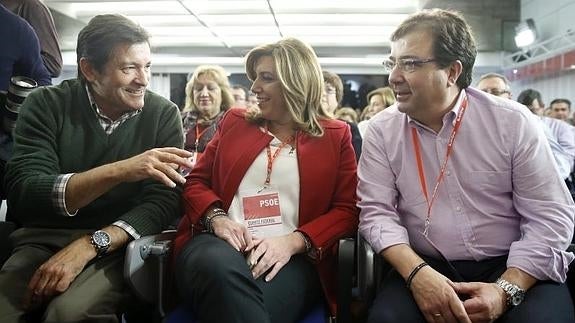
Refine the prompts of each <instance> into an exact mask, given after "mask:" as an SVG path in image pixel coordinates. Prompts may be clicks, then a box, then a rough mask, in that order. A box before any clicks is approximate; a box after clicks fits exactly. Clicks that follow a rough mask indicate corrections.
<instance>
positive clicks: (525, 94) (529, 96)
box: [517, 89, 543, 107]
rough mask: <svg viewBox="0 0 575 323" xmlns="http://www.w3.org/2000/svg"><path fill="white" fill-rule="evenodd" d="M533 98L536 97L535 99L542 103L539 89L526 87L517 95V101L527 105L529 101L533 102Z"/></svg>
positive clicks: (529, 103) (529, 104)
mask: <svg viewBox="0 0 575 323" xmlns="http://www.w3.org/2000/svg"><path fill="white" fill-rule="evenodd" d="M535 99H537V101H539V103H541V105H543V100H542V99H541V93H539V91H536V90H533V89H527V90H523V91H522V92H521V93H519V96H517V102H519V103H521V104H523V105H524V106H527V107H529V106H531V103H533V101H535Z"/></svg>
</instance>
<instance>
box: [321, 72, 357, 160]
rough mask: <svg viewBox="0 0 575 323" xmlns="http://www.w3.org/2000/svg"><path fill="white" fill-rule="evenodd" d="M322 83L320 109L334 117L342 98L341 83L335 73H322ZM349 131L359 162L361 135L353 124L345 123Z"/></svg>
mask: <svg viewBox="0 0 575 323" xmlns="http://www.w3.org/2000/svg"><path fill="white" fill-rule="evenodd" d="M323 81H324V83H325V87H324V91H323V96H322V98H321V104H322V107H323V108H324V109H325V110H326V111H327V112H328V113H329V114H332V115H334V116H335V115H336V111H337V108H338V107H339V106H340V104H341V99H342V98H343V82H342V81H341V78H339V76H338V75H337V74H335V73H332V72H329V71H323ZM346 123H347V124H348V125H349V128H350V129H351V144H352V145H353V150H354V151H355V158H356V160H359V156H360V155H361V135H360V134H359V129H357V125H356V124H355V122H346Z"/></svg>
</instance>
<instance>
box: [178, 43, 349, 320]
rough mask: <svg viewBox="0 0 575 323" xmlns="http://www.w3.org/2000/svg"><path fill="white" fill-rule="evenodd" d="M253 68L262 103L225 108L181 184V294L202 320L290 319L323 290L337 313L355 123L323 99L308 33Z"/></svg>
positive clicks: (273, 47) (269, 47) (253, 56)
mask: <svg viewBox="0 0 575 323" xmlns="http://www.w3.org/2000/svg"><path fill="white" fill-rule="evenodd" d="M295 62H297V64H295ZM246 72H247V75H248V77H249V78H250V80H252V81H253V85H252V88H251V90H252V92H254V93H256V95H257V98H258V102H259V109H258V110H257V111H255V110H251V111H250V110H244V109H232V110H230V111H228V113H226V115H225V116H224V117H223V119H222V120H221V122H220V124H219V125H218V130H217V132H216V135H215V136H214V138H213V139H212V141H211V142H210V143H209V144H208V146H207V147H206V150H205V152H204V154H203V155H202V156H201V157H200V158H199V160H198V163H197V164H196V167H195V168H194V169H193V170H192V173H191V175H190V177H189V178H188V182H187V183H186V186H185V188H184V209H185V214H184V217H183V218H182V221H181V222H180V225H179V228H178V234H177V237H176V240H175V255H176V257H177V258H176V281H177V286H178V290H179V293H180V295H181V298H182V299H183V300H184V302H185V305H186V306H188V307H189V308H191V309H193V310H194V312H195V313H196V314H197V316H198V318H199V321H201V322H204V323H210V322H250V323H252V322H261V323H265V322H294V321H296V320H298V319H300V318H301V317H303V316H304V315H306V314H307V312H309V310H310V309H312V308H313V307H315V306H316V305H317V304H318V303H320V302H321V301H322V300H323V297H322V291H323V292H325V293H326V295H325V296H327V299H328V301H329V305H330V309H331V310H332V311H333V312H334V313H335V295H336V294H335V293H336V288H337V286H336V281H335V274H336V270H334V268H335V267H336V266H337V263H336V260H337V259H336V252H337V251H336V250H337V248H336V245H337V241H338V240H339V239H340V238H342V237H346V236H352V235H353V234H354V232H355V230H356V225H357V211H358V210H357V208H356V206H355V203H356V196H355V193H354V190H355V186H356V163H355V155H354V151H353V148H352V145H351V134H350V130H349V126H348V125H347V124H345V123H344V122H342V121H339V120H334V119H332V117H330V116H329V115H328V114H326V113H325V112H324V110H323V109H322V108H321V97H322V92H323V80H322V74H321V68H320V66H319V64H318V61H317V57H316V55H315V53H314V52H313V49H311V47H309V46H308V45H306V44H305V43H303V42H301V41H299V40H297V39H294V38H287V39H283V40H280V41H278V42H276V43H271V44H266V45H262V46H259V47H256V48H254V49H252V50H251V51H250V52H249V53H248V55H247V62H246ZM252 112H253V113H252ZM318 160H321V161H322V162H321V163H318ZM202 230H203V231H202ZM192 234H193V235H192ZM322 287H323V288H322Z"/></svg>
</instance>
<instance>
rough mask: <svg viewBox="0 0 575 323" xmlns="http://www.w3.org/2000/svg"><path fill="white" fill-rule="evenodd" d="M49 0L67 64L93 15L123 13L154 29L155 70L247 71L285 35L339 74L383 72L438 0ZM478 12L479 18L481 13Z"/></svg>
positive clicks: (489, 1)
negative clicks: (253, 57)
mask: <svg viewBox="0 0 575 323" xmlns="http://www.w3.org/2000/svg"><path fill="white" fill-rule="evenodd" d="M443 1H446V0H443ZM44 2H45V3H46V4H47V5H48V6H49V7H50V8H51V9H52V11H53V13H55V20H56V24H57V27H58V30H59V33H60V42H61V46H62V49H63V51H64V60H65V63H66V65H74V63H75V59H76V58H75V53H74V52H73V51H74V49H75V43H76V37H77V33H78V31H79V30H80V29H81V28H82V27H83V26H84V25H85V24H87V23H88V21H89V20H90V19H91V18H92V17H93V16H94V15H97V14H101V13H121V14H124V15H126V16H128V17H129V18H131V19H133V20H134V21H136V22H138V23H140V24H141V25H142V26H143V27H145V28H146V29H147V30H148V32H150V33H151V35H152V39H151V44H152V48H153V52H154V57H153V64H154V71H158V70H160V71H163V72H171V71H173V72H176V71H181V70H186V71H189V70H190V68H191V67H194V66H196V65H199V64H220V65H223V66H224V67H226V68H227V69H228V71H229V72H241V71H243V60H242V58H243V56H244V55H245V53H246V52H247V51H248V50H249V49H251V48H252V47H254V46H256V45H259V44H261V43H265V42H272V41H276V40H278V39H280V38H281V37H282V36H294V37H298V38H300V39H302V40H304V41H307V42H308V43H310V44H311V45H312V46H313V47H314V49H315V50H316V53H317V54H318V57H319V58H320V62H321V64H322V65H323V66H325V67H329V68H330V69H332V70H336V71H338V72H339V73H346V72H351V71H353V72H354V73H357V74H361V73H370V74H373V73H383V69H382V68H381V67H380V66H381V65H380V64H381V61H382V60H383V59H384V58H385V56H386V55H387V54H388V53H389V35H390V34H391V32H392V31H393V30H394V29H395V27H396V26H397V25H398V24H399V23H400V22H401V21H402V20H403V19H405V18H406V17H407V16H408V15H409V14H411V13H413V12H415V11H417V10H418V9H420V8H423V7H424V5H423V4H425V5H429V3H430V2H433V1H424V0H177V1H172V0H155V1H148V0H132V1H110V0H99V1H94V0H44ZM436 2H437V1H436ZM452 2H453V1H452ZM461 2H465V1H461ZM469 2H474V3H475V6H477V3H478V2H480V3H491V2H494V1H491V0H482V1H479V0H477V1H469ZM497 2H499V1H497ZM422 3H423V4H422ZM500 7H501V6H500ZM456 9H458V8H456ZM478 11H481V10H478ZM485 14H489V13H485ZM473 15H475V16H477V13H473ZM475 16H473V17H472V18H474V17H475ZM472 20H473V19H472ZM479 21H481V19H479ZM496 52H498V51H493V50H490V51H489V53H490V54H491V57H492V58H493V54H494V53H496ZM499 57H500V55H496V56H495V58H496V59H497V60H499ZM492 58H489V59H488V60H489V63H487V64H488V65H490V64H493V62H492V61H491V59H492Z"/></svg>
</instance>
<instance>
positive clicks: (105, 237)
mask: <svg viewBox="0 0 575 323" xmlns="http://www.w3.org/2000/svg"><path fill="white" fill-rule="evenodd" d="M90 243H91V244H92V246H94V249H96V253H97V254H98V257H102V256H103V255H104V254H106V252H107V251H108V249H110V245H111V244H112V238H111V237H110V234H108V232H106V231H103V230H98V231H95V232H94V233H92V235H91V236H90Z"/></svg>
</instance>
